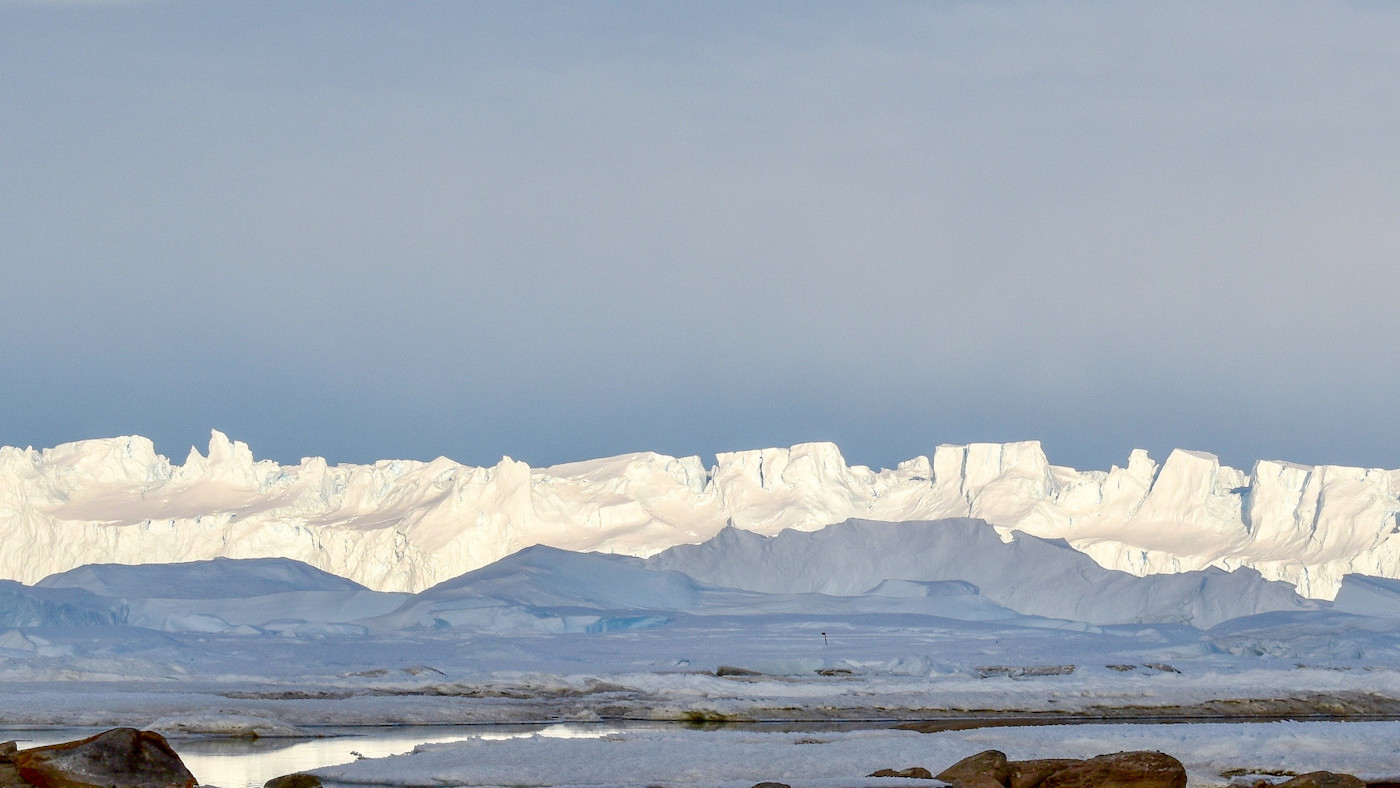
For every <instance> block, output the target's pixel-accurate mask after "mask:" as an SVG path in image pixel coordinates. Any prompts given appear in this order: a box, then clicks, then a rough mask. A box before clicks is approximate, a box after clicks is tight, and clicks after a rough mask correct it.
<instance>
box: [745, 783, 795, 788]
mask: <svg viewBox="0 0 1400 788" xmlns="http://www.w3.org/2000/svg"><path fill="white" fill-rule="evenodd" d="M753 788H792V786H791V785H788V784H787V783H754V786H753Z"/></svg>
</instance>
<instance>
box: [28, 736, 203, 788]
mask: <svg viewBox="0 0 1400 788" xmlns="http://www.w3.org/2000/svg"><path fill="white" fill-rule="evenodd" d="M14 765H15V768H16V770H17V771H18V772H19V776H20V777H22V778H24V779H25V780H26V781H28V782H29V783H30V784H32V785H34V786H37V788H194V784H195V779H194V775H193V774H190V770H189V769H186V768H185V764H184V763H183V762H182V761H181V760H180V756H178V755H176V754H175V751H174V750H172V749H170V745H169V744H168V743H166V741H165V737H164V736H161V735H160V734H159V733H153V732H151V731H138V730H136V729H135V728H114V729H112V730H110V731H106V732H103V733H99V734H97V735H96V736H91V737H88V738H86V739H83V740H81V741H72V742H66V743H64V744H54V745H50V746H48V747H35V748H33V749H29V750H20V751H19V752H18V753H16V754H15V756H14Z"/></svg>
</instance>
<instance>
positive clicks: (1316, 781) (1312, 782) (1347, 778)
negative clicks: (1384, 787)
mask: <svg viewBox="0 0 1400 788" xmlns="http://www.w3.org/2000/svg"><path fill="white" fill-rule="evenodd" d="M1285 786H1286V788H1366V783H1365V782H1364V781H1363V780H1361V779H1360V778H1358V777H1353V776H1352V775H1350V774H1338V773H1336V772H1308V773H1307V774H1300V775H1298V776H1297V777H1294V778H1293V779H1291V780H1289V781H1288V782H1285V783H1279V784H1278V785H1277V787H1276V788H1285Z"/></svg>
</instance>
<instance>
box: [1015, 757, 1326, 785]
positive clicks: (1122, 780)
mask: <svg viewBox="0 0 1400 788" xmlns="http://www.w3.org/2000/svg"><path fill="white" fill-rule="evenodd" d="M1185 786H1186V769H1185V767H1183V766H1182V765H1181V761H1178V760H1177V759H1175V758H1173V757H1171V756H1170V755H1167V754H1165V753H1160V752H1147V751H1137V752H1119V753H1114V754H1112V755H1100V756H1098V757H1097V758H1090V759H1089V760H1087V761H1082V762H1080V763H1078V764H1075V765H1072V766H1068V767H1066V768H1064V769H1060V770H1059V771H1057V772H1055V773H1054V774H1051V775H1050V776H1049V777H1046V778H1045V781H1044V782H1042V783H1041V784H1040V788H1185ZM1339 788H1340V787H1339Z"/></svg>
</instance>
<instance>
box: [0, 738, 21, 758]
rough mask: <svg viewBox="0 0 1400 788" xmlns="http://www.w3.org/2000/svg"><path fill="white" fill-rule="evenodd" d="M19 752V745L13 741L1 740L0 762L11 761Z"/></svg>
mask: <svg viewBox="0 0 1400 788" xmlns="http://www.w3.org/2000/svg"><path fill="white" fill-rule="evenodd" d="M17 752H19V745H17V744H15V743H14V742H12V741H0V762H4V763H9V762H10V759H11V758H13V757H15V753H17Z"/></svg>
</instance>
